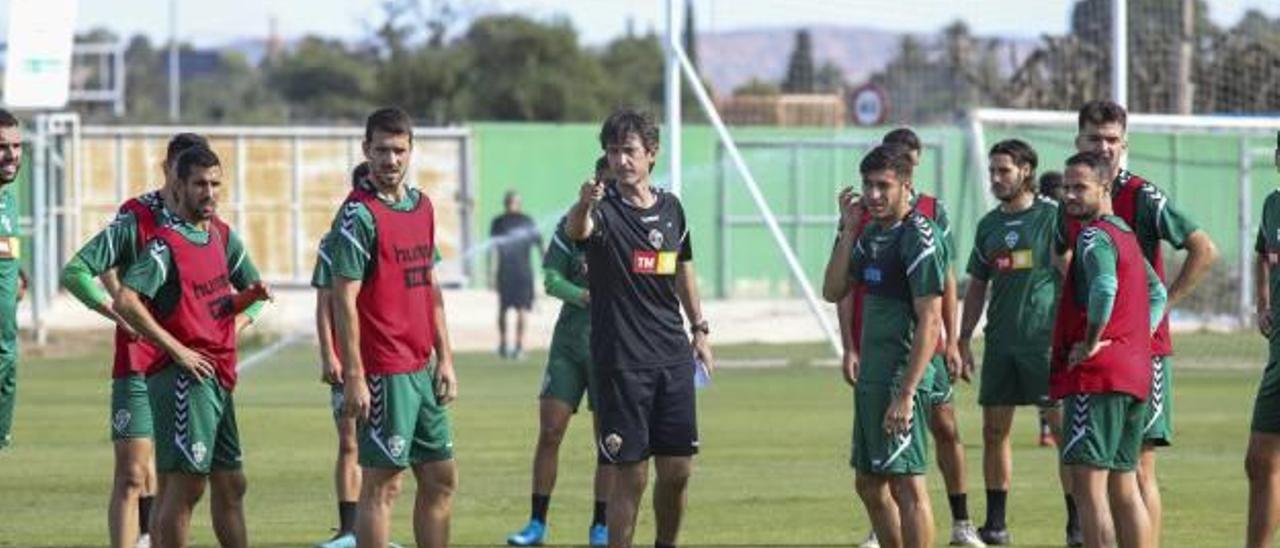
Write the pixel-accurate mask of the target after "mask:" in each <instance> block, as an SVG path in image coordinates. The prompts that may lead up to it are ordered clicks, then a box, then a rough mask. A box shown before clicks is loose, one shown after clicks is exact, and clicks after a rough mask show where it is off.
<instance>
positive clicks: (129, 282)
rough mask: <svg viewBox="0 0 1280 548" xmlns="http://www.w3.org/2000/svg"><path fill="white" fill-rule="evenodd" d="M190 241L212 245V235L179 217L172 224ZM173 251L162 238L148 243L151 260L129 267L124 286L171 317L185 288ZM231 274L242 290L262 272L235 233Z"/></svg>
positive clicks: (233, 283)
mask: <svg viewBox="0 0 1280 548" xmlns="http://www.w3.org/2000/svg"><path fill="white" fill-rule="evenodd" d="M168 226H169V227H170V228H173V229H175V230H177V231H178V233H179V234H181V235H182V236H183V237H184V238H186V239H187V240H188V241H190V242H192V243H195V244H198V245H204V244H207V243H209V237H210V233H209V232H207V231H205V230H203V229H201V228H199V227H197V226H195V225H193V224H191V223H188V222H186V221H184V220H182V219H179V218H177V217H172V218H171V222H170V224H169V225H168ZM177 274H178V271H177V263H176V261H174V259H173V252H172V250H171V249H169V246H168V245H165V244H164V242H163V241H162V240H160V239H158V238H157V239H153V240H151V242H150V243H148V244H147V257H146V258H144V259H143V260H139V261H135V262H134V263H133V264H131V265H129V268H128V270H126V271H125V272H124V274H123V275H122V276H121V278H120V283H121V284H123V285H125V286H127V287H129V288H130V289H132V290H134V291H137V292H138V293H139V294H141V295H144V296H146V297H148V298H149V299H151V305H152V308H153V309H154V310H156V311H157V313H158V314H160V315H165V314H168V313H169V312H170V311H171V310H173V307H174V306H176V305H177V304H178V298H179V297H180V291H181V285H180V282H179V280H178V276H177ZM227 274H228V277H229V279H230V281H231V286H232V287H234V288H235V289H236V290H237V291H242V290H244V289H245V288H247V287H249V286H250V285H252V284H253V283H254V282H256V281H258V280H259V276H258V269H257V268H256V267H255V266H254V265H253V261H252V260H251V259H250V258H249V254H248V253H247V252H246V251H245V247H244V243H243V242H241V241H240V237H239V236H237V235H236V233H235V232H229V233H228V234H227Z"/></svg>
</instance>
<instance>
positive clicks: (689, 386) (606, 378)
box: [595, 363, 698, 464]
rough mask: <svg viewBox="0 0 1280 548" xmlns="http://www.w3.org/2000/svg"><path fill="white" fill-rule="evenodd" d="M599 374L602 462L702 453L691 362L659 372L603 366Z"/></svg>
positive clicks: (598, 402)
mask: <svg viewBox="0 0 1280 548" xmlns="http://www.w3.org/2000/svg"><path fill="white" fill-rule="evenodd" d="M596 373H597V382H598V386H597V388H598V392H597V394H596V402H595V404H596V411H595V412H596V416H598V417H600V439H599V440H598V441H597V443H596V446H597V453H598V454H599V460H600V463H602V464H620V463H631V462H640V461H643V460H646V459H648V458H649V457H650V456H651V455H659V456H667V457H688V456H692V455H695V454H697V452H698V418H697V411H698V401H697V396H696V395H695V393H694V387H693V364H692V363H688V364H683V365H677V366H673V367H661V368H654V369H614V368H612V367H602V368H600V369H597V371H596Z"/></svg>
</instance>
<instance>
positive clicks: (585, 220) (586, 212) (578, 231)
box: [564, 200, 595, 241]
mask: <svg viewBox="0 0 1280 548" xmlns="http://www.w3.org/2000/svg"><path fill="white" fill-rule="evenodd" d="M594 209H595V204H593V203H591V202H583V201H582V200H579V201H578V203H576V204H573V207H571V208H569V213H568V214H567V215H565V221H564V232H565V234H566V235H568V236H569V239H571V240H576V241H582V240H585V239H587V237H588V236H590V235H591V230H592V229H593V228H595V227H594V222H593V221H592V220H591V211H592V210H594Z"/></svg>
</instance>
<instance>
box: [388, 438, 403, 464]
mask: <svg viewBox="0 0 1280 548" xmlns="http://www.w3.org/2000/svg"><path fill="white" fill-rule="evenodd" d="M387 451H388V452H390V453H391V457H392V458H397V459H398V458H400V455H403V454H404V438H402V437H400V436H399V435H395V436H391V438H389V439H388V440H387Z"/></svg>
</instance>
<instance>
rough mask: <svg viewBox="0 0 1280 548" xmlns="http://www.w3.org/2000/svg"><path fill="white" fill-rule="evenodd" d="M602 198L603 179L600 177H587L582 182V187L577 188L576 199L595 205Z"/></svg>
mask: <svg viewBox="0 0 1280 548" xmlns="http://www.w3.org/2000/svg"><path fill="white" fill-rule="evenodd" d="M603 199H604V181H601V180H600V179H589V180H587V182H585V183H582V188H581V189H579V190H578V201H579V202H582V203H584V204H588V205H595V204H597V203H600V200H603Z"/></svg>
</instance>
